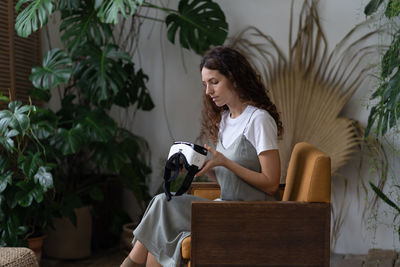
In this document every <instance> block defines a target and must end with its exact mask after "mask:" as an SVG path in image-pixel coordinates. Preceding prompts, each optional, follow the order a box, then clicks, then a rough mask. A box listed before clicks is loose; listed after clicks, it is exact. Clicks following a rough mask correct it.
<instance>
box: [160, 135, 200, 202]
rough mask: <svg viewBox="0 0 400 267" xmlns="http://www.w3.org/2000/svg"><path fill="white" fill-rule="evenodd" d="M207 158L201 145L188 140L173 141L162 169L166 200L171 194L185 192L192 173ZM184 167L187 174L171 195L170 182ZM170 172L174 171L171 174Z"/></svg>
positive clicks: (169, 198)
mask: <svg viewBox="0 0 400 267" xmlns="http://www.w3.org/2000/svg"><path fill="white" fill-rule="evenodd" d="M206 158H207V149H205V148H204V147H202V146H199V145H196V144H192V143H188V142H174V144H173V145H172V146H171V149H170V150H169V154H168V160H167V163H166V164H165V170H164V185H163V188H164V191H165V195H166V196H167V200H168V201H170V200H171V198H172V197H173V196H180V195H182V194H183V193H185V192H186V191H187V190H188V189H189V186H190V184H191V183H192V181H193V178H194V175H195V174H196V173H197V172H198V171H199V170H200V169H201V168H202V167H203V165H204V162H205V161H206ZM183 167H185V169H186V170H187V174H186V176H185V179H184V180H183V183H182V185H181V186H180V188H179V189H178V190H177V191H176V193H175V195H173V194H172V193H171V191H170V187H171V182H172V181H173V180H175V179H176V178H177V177H178V175H179V172H180V170H181V169H182V168H183ZM171 173H174V174H173V175H172V176H171Z"/></svg>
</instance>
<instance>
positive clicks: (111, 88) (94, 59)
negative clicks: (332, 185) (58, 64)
mask: <svg viewBox="0 0 400 267" xmlns="http://www.w3.org/2000/svg"><path fill="white" fill-rule="evenodd" d="M117 49H118V47H117V46H115V45H112V44H108V45H106V46H105V47H104V49H102V48H100V47H98V46H95V45H93V44H92V45H87V46H85V47H84V48H82V49H80V50H79V55H80V56H85V59H84V60H82V61H81V62H80V63H79V64H78V66H77V67H76V69H75V70H76V73H75V77H76V78H77V79H79V82H78V87H79V89H80V90H81V91H82V92H83V94H84V95H85V96H86V97H87V98H88V99H90V100H91V102H92V103H96V104H98V103H99V102H101V101H107V100H110V99H112V98H113V97H114V95H116V94H117V93H118V90H119V89H120V88H122V87H124V84H125V81H126V79H127V74H126V72H125V71H124V69H123V61H128V62H130V61H131V60H130V56H129V54H128V53H125V52H120V51H118V50H117Z"/></svg>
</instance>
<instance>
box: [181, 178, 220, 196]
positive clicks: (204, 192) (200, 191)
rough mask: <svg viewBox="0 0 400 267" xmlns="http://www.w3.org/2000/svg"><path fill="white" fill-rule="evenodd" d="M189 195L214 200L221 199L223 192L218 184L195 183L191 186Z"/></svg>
mask: <svg viewBox="0 0 400 267" xmlns="http://www.w3.org/2000/svg"><path fill="white" fill-rule="evenodd" d="M188 194H191V195H195V196H198V197H203V198H207V199H209V200H214V199H216V198H219V196H220V195H221V190H220V188H219V184H218V183H216V182H194V183H192V184H191V185H190V188H189V190H188Z"/></svg>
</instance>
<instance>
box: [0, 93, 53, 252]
mask: <svg viewBox="0 0 400 267" xmlns="http://www.w3.org/2000/svg"><path fill="white" fill-rule="evenodd" d="M2 99H4V97H2ZM41 111H42V110H41V109H37V108H36V107H35V106H33V105H22V103H21V102H18V101H11V102H9V104H8V109H5V110H1V111H0V246H27V245H28V239H29V238H36V239H37V237H42V238H43V234H44V230H45V229H46V228H47V227H48V225H49V224H51V219H52V213H51V210H50V209H48V208H47V207H46V205H48V204H49V203H50V202H51V200H52V193H53V191H52V188H53V177H52V174H51V170H52V168H53V167H54V165H52V164H50V163H49V161H48V159H47V151H46V149H45V147H44V146H43V145H42V143H41V137H43V135H41V133H42V134H43V133H44V131H46V130H45V129H44V127H46V128H47V129H49V128H51V124H50V123H49V122H47V121H44V120H42V121H39V120H36V122H34V121H33V120H32V118H33V117H35V116H37V115H39V113H40V112H41ZM42 238H39V239H40V240H42ZM39 248H40V245H39ZM34 250H36V249H35V248H34ZM35 252H37V251H35ZM38 253H40V252H38ZM38 255H39V256H38ZM37 256H38V259H40V254H37Z"/></svg>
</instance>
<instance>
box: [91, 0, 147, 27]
mask: <svg viewBox="0 0 400 267" xmlns="http://www.w3.org/2000/svg"><path fill="white" fill-rule="evenodd" d="M143 2H144V0H96V2H95V8H96V9H97V16H98V17H99V18H100V20H101V21H102V22H104V23H112V24H117V23H118V18H119V15H122V16H123V17H124V18H128V17H129V16H132V15H133V14H135V12H136V10H137V8H138V7H139V6H140V5H142V4H143Z"/></svg>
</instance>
